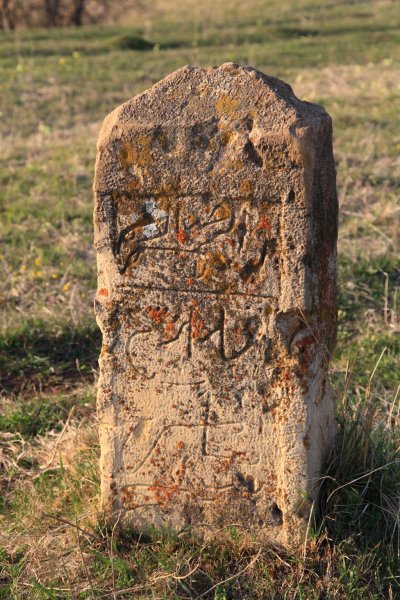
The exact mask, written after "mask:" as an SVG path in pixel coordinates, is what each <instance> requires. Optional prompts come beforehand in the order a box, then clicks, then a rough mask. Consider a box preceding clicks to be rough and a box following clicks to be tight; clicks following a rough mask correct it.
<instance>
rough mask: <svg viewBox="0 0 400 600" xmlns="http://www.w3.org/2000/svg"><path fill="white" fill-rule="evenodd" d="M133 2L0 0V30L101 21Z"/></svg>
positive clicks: (120, 0) (107, 19) (108, 0)
mask: <svg viewBox="0 0 400 600" xmlns="http://www.w3.org/2000/svg"><path fill="white" fill-rule="evenodd" d="M132 4H133V3H132V2H129V0H0V29H3V30H12V29H16V28H17V27H66V26H68V25H75V26H78V27H79V26H80V25H87V24H91V23H102V22H105V21H109V20H113V19H115V18H116V17H117V16H118V15H119V14H120V13H121V12H122V10H123V9H124V8H126V7H128V6H129V5H131V6H132Z"/></svg>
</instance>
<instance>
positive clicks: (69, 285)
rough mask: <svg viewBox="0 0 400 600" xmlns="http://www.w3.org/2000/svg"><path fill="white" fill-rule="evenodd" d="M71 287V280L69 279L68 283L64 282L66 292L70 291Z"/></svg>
mask: <svg viewBox="0 0 400 600" xmlns="http://www.w3.org/2000/svg"><path fill="white" fill-rule="evenodd" d="M70 287H71V284H70V282H69V281H68V282H67V283H65V284H64V286H63V290H64V292H68V290H69V288H70Z"/></svg>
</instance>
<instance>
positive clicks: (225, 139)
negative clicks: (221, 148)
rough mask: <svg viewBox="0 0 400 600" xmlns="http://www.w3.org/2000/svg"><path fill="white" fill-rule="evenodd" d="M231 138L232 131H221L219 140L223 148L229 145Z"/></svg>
mask: <svg viewBox="0 0 400 600" xmlns="http://www.w3.org/2000/svg"><path fill="white" fill-rule="evenodd" d="M232 137H233V131H229V129H225V130H223V131H221V140H222V143H223V144H225V146H226V145H227V144H229V142H230V141H231V139H232Z"/></svg>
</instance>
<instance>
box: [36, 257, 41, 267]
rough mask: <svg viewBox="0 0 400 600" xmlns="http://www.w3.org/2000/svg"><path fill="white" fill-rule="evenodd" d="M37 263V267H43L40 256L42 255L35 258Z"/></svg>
mask: <svg viewBox="0 0 400 600" xmlns="http://www.w3.org/2000/svg"><path fill="white" fill-rule="evenodd" d="M35 265H36V266H37V267H41V266H42V259H41V258H40V256H38V257H37V258H35Z"/></svg>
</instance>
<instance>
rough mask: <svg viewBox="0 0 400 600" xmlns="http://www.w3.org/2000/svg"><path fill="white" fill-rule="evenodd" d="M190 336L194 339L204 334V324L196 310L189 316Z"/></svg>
mask: <svg viewBox="0 0 400 600" xmlns="http://www.w3.org/2000/svg"><path fill="white" fill-rule="evenodd" d="M190 326H191V337H192V338H194V339H196V338H199V337H202V336H203V335H204V334H205V331H206V326H205V324H204V323H203V321H202V320H201V318H200V314H199V313H198V312H197V311H193V312H192V315H191V317H190Z"/></svg>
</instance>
